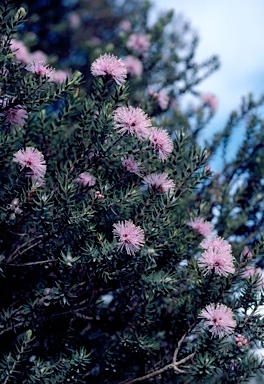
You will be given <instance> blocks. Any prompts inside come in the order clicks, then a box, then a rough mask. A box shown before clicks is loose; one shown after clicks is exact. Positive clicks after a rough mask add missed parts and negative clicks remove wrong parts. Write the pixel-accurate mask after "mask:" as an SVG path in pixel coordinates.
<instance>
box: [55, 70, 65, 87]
mask: <svg viewBox="0 0 264 384" xmlns="http://www.w3.org/2000/svg"><path fill="white" fill-rule="evenodd" d="M67 77H68V73H67V72H65V71H62V70H57V71H55V72H54V81H55V83H57V84H62V83H64V82H65V80H66V79H67Z"/></svg>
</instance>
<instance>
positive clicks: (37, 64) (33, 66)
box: [26, 60, 55, 81]
mask: <svg viewBox="0 0 264 384" xmlns="http://www.w3.org/2000/svg"><path fill="white" fill-rule="evenodd" d="M26 69H27V70H28V71H29V72H32V73H35V74H36V75H38V76H40V77H43V78H45V79H47V80H48V81H54V77H55V70H54V69H53V68H49V67H48V66H47V65H45V63H44V61H39V60H35V61H32V63H29V64H28V65H27V66H26Z"/></svg>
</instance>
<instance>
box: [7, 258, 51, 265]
mask: <svg viewBox="0 0 264 384" xmlns="http://www.w3.org/2000/svg"><path fill="white" fill-rule="evenodd" d="M57 261H58V259H53V260H41V261H31V262H30V263H24V264H10V263H1V265H6V266H10V267H28V266H30V265H35V264H46V263H56V262H57Z"/></svg>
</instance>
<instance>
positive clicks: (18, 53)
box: [10, 39, 31, 64]
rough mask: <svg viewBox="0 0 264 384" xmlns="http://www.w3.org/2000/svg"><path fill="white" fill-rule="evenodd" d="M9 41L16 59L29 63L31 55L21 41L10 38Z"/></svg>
mask: <svg viewBox="0 0 264 384" xmlns="http://www.w3.org/2000/svg"><path fill="white" fill-rule="evenodd" d="M10 43H11V44H10V49H11V51H12V52H13V53H14V55H15V58H16V60H17V61H21V62H22V63H25V64H26V63H29V61H30V57H31V56H30V53H29V51H28V49H27V47H26V46H25V44H24V43H23V41H20V40H15V39H12V40H11V42H10Z"/></svg>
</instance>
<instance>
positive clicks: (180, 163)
mask: <svg viewBox="0 0 264 384" xmlns="http://www.w3.org/2000/svg"><path fill="white" fill-rule="evenodd" d="M44 3H45V2H32V4H30V2H28V3H27V4H28V9H29V16H28V17H29V20H28V21H25V17H27V16H26V12H25V10H24V8H20V9H19V10H17V9H15V7H14V5H13V4H12V5H11V4H9V2H6V1H4V4H3V5H2V6H1V7H0V8H1V15H0V22H1V52H0V62H1V77H0V83H1V85H0V89H1V94H0V120H1V126H0V135H1V136H0V175H1V178H0V201H1V204H0V208H1V210H0V220H1V222H0V225H1V231H0V247H1V256H0V267H1V276H0V284H1V312H0V336H1V361H0V378H1V382H2V383H4V384H6V383H23V384H29V383H46V384H52V383H68V382H69V383H91V384H93V383H94V384H98V383H109V384H110V383H113V384H114V383H116V384H117V383H119V384H121V383H123V384H124V383H127V384H133V383H137V382H156V383H164V384H165V383H166V384H169V383H195V382H198V383H199V382H200V383H210V384H211V383H223V384H224V383H243V382H245V381H246V380H247V379H248V378H249V377H251V376H253V375H256V374H259V373H262V372H263V361H262V359H261V357H259V356H258V353H257V351H258V350H259V349H261V348H262V347H263V331H262V329H263V316H262V315H261V312H260V311H259V309H260V308H261V306H262V305H263V300H264V294H263V284H264V280H263V278H262V270H261V269H260V268H257V267H261V266H262V261H261V260H262V259H261V256H262V252H263V251H262V250H263V239H262V237H261V233H262V229H263V207H262V205H263V176H262V173H263V167H262V165H263V164H262V162H263V160H262V158H263V156H262V155H263V145H262V144H261V143H262V142H263V121H262V119H261V116H260V113H259V106H261V105H262V102H263V100H262V99H261V100H259V101H254V100H253V98H252V97H249V98H248V99H245V100H244V101H243V104H242V107H241V110H240V111H238V112H233V113H232V114H231V116H230V119H229V121H228V124H227V127H226V128H225V130H224V131H223V133H221V134H218V135H217V136H215V137H214V139H213V140H212V141H211V142H209V141H208V143H206V146H205V148H203V149H202V148H200V147H199V145H198V144H197V138H198V137H199V133H200V132H201V130H202V129H204V128H205V127H206V125H207V124H208V122H209V121H210V119H211V118H212V117H213V115H214V111H215V109H216V99H215V98H214V96H213V95H209V94H207V95H206V94H201V95H199V94H198V92H197V90H196V86H197V85H198V84H200V82H201V81H202V80H203V79H204V78H205V77H206V76H208V75H209V74H211V73H212V72H213V71H214V70H215V69H217V68H218V66H219V63H218V59H217V58H216V57H212V58H210V59H209V60H207V61H206V62H204V63H197V62H196V59H195V51H196V46H197V43H198V39H197V37H196V36H194V35H193V34H192V32H191V30H190V29H189V27H188V26H187V25H186V24H184V22H181V23H180V22H179V23H178V24H177V25H180V27H179V28H178V29H176V30H175V28H173V26H174V20H175V19H174V16H173V13H172V12H169V13H168V14H167V15H162V16H161V17H160V18H159V19H158V20H157V21H156V22H155V23H153V24H151V23H150V22H149V19H148V17H149V12H150V6H149V4H148V2H144V3H142V2H137V1H134V2H133V1H132V2H129V3H128V2H126V1H124V2H122V4H121V5H118V4H117V3H116V2H109V1H101V2H97V6H98V8H96V7H92V3H94V2H89V1H80V2H70V1H69V2H66V1H64V2H62V3H61V2H55V3H54V4H52V2H51V1H50V2H46V3H45V4H46V5H45V7H44V8H45V9H44V10H43V12H40V11H39V9H38V7H41V4H42V5H43V4H44ZM61 5H63V6H64V7H65V9H66V13H62V12H60V9H61V8H60V7H61ZM137 7H141V8H137ZM135 9H136V10H137V12H135ZM139 9H140V10H141V11H139ZM83 10H86V13H85V12H84V13H83V12H82V11H83ZM90 10H91V12H90ZM44 11H45V12H44ZM92 11H93V12H94V13H93V12H92ZM103 11H105V12H106V14H107V17H106V19H107V21H106V22H105V23H101V22H100V23H99V22H98V20H99V19H100V20H101V18H99V16H98V15H100V17H104V14H103ZM37 12H40V13H39V15H38V17H37V16H36V15H37ZM53 12H54V13H53ZM51 15H54V17H51ZM72 15H74V17H73V18H71V19H69V17H70V16H71V17H72ZM87 15H89V17H88V16H87ZM41 16H43V20H41ZM78 16H79V18H78ZM85 17H86V18H87V19H86V18H85ZM128 17H129V20H128ZM47 20H49V22H50V24H47ZM66 20H71V23H72V24H71V28H72V29H71V31H69V25H68V24H67V23H66ZM73 21H75V23H74V22H73ZM33 32H34V33H33ZM54 36H55V37H56V38H55V37H54ZM80 36H82V39H80V38H79V37H80ZM96 38H97V39H96ZM49 39H50V40H49ZM52 39H53V40H52ZM62 41H63V42H64V44H63V45H62V44H61V42H62ZM52 42H54V44H51V43H52ZM39 49H41V50H43V51H44V52H42V51H41V52H40V51H39ZM36 52H37V53H36ZM74 54H76V55H75V57H77V58H78V60H79V59H80V57H82V58H83V61H81V64H80V61H78V60H77V61H76V62H74V60H73V59H72V57H73V55H74ZM40 58H41V60H42V61H40ZM120 58H121V59H122V60H121V59H120ZM48 64H49V65H54V66H56V68H57V69H56V70H55V69H53V68H51V67H50V66H49V65H48ZM70 68H71V70H70ZM61 70H64V71H65V72H64V73H63V74H62V73H61ZM80 70H81V72H80ZM188 95H191V96H192V97H193V98H196V99H195V103H196V106H195V107H194V106H193V107H190V106H188V107H185V108H184V107H183V106H182V99H183V98H185V97H188ZM241 122H244V124H245V131H246V134H245V140H244V142H243V143H242V145H241V148H240V149H239V152H238V154H237V156H236V158H235V160H234V161H233V160H232V162H231V161H228V160H226V161H225V165H224V169H223V172H222V173H221V174H215V175H214V174H213V173H212V171H211V169H210V167H209V165H208V164H209V161H210V158H211V156H212V155H214V154H215V153H216V150H218V151H219V148H220V150H221V151H223V158H224V159H225V154H226V152H227V149H228V141H229V138H230V135H231V133H232V131H233V129H234V127H236V126H237V125H238V124H240V123H241ZM259 380H261V379H259Z"/></svg>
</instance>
